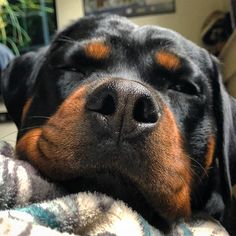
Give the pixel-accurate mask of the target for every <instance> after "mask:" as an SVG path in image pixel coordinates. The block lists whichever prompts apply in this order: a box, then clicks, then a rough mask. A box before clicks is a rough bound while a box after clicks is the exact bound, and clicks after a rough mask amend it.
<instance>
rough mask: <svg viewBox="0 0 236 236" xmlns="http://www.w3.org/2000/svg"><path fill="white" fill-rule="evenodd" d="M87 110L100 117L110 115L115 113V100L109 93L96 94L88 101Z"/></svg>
mask: <svg viewBox="0 0 236 236" xmlns="http://www.w3.org/2000/svg"><path fill="white" fill-rule="evenodd" d="M87 108H88V109H89V110H90V111H94V112H97V113H100V114H102V115H112V114H114V113H115V111H116V105H115V99H114V97H113V96H112V95H111V94H109V93H98V94H96V95H94V94H93V96H92V97H91V98H90V99H89V101H88V103H87Z"/></svg>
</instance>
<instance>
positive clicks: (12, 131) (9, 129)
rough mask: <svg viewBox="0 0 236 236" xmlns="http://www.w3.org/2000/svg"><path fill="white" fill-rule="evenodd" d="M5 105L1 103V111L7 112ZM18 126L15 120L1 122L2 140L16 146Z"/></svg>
mask: <svg viewBox="0 0 236 236" xmlns="http://www.w3.org/2000/svg"><path fill="white" fill-rule="evenodd" d="M5 110H6V109H5V107H4V106H3V104H2V103H0V112H5ZM16 135H17V128H16V126H15V124H14V123H13V122H5V123H0V141H1V140H4V141H7V142H8V143H10V144H11V145H12V146H15V143H16Z"/></svg>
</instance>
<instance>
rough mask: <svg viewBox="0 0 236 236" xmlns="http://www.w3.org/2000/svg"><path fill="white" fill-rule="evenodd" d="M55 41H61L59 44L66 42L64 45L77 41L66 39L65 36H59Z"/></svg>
mask: <svg viewBox="0 0 236 236" xmlns="http://www.w3.org/2000/svg"><path fill="white" fill-rule="evenodd" d="M56 41H59V42H60V41H61V42H66V43H75V42H77V41H75V40H73V39H72V38H69V37H66V36H61V37H59V38H58V39H57V40H56Z"/></svg>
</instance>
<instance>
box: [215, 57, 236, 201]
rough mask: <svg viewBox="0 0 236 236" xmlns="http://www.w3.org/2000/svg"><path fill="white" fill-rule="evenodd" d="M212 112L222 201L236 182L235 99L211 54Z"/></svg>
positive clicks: (227, 198)
mask: <svg viewBox="0 0 236 236" xmlns="http://www.w3.org/2000/svg"><path fill="white" fill-rule="evenodd" d="M211 58H212V68H213V70H212V71H211V75H212V76H211V78H212V84H213V103H214V113H215V118H216V122H217V129H218V137H217V142H218V145H217V150H218V151H217V158H218V163H219V170H220V175H221V176H220V177H221V192H222V196H223V200H224V202H225V203H226V204H227V203H229V202H230V200H231V189H232V185H233V184H235V183H236V100H235V99H234V98H233V97H231V96H230V95H229V94H228V92H227V91H226V89H225V86H224V84H223V81H222V75H221V70H220V63H219V61H218V60H217V59H216V58H215V57H213V56H211Z"/></svg>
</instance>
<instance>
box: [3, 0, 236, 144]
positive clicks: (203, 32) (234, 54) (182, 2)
mask: <svg viewBox="0 0 236 236" xmlns="http://www.w3.org/2000/svg"><path fill="white" fill-rule="evenodd" d="M104 12H111V13H116V14H120V15H125V16H127V17H129V19H130V20H131V21H133V22H134V23H137V24H139V25H145V24H152V25H159V26H163V27H167V28H170V29H173V30H175V31H178V32H179V33H181V34H182V35H184V36H185V37H187V38H188V39H190V40H192V41H193V42H195V43H196V44H198V45H200V46H202V47H205V48H206V49H207V50H209V52H211V53H213V54H214V55H216V56H217V57H219V58H220V60H221V61H222V62H223V74H224V82H225V85H226V87H227V89H228V91H229V93H230V94H231V95H232V96H235V97H236V62H235V61H236V28H235V19H236V0H0V43H1V45H0V46H1V47H0V62H1V67H0V69H1V70H3V69H4V68H3V67H5V66H6V64H7V61H9V60H11V59H12V58H13V57H15V56H19V55H21V54H24V53H26V52H28V51H31V50H36V49H38V48H39V47H42V46H44V45H48V44H49V43H50V41H51V40H52V38H53V36H54V35H55V33H56V32H57V30H61V29H63V28H64V27H65V26H67V25H68V24H70V23H71V22H73V21H74V20H76V19H78V18H80V17H83V16H84V15H91V14H101V13H104ZM1 51H2V52H4V53H5V54H4V55H5V57H4V56H3V55H2V54H1ZM6 51H7V53H6ZM6 55H7V56H6ZM0 96H1V95H0ZM16 106H17V104H16ZM0 140H6V141H8V142H9V143H11V144H12V145H14V144H15V140H16V127H15V125H14V124H13V123H12V122H11V119H10V117H9V116H8V114H7V111H6V109H5V107H4V105H3V101H2V99H1V97H0Z"/></svg>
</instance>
